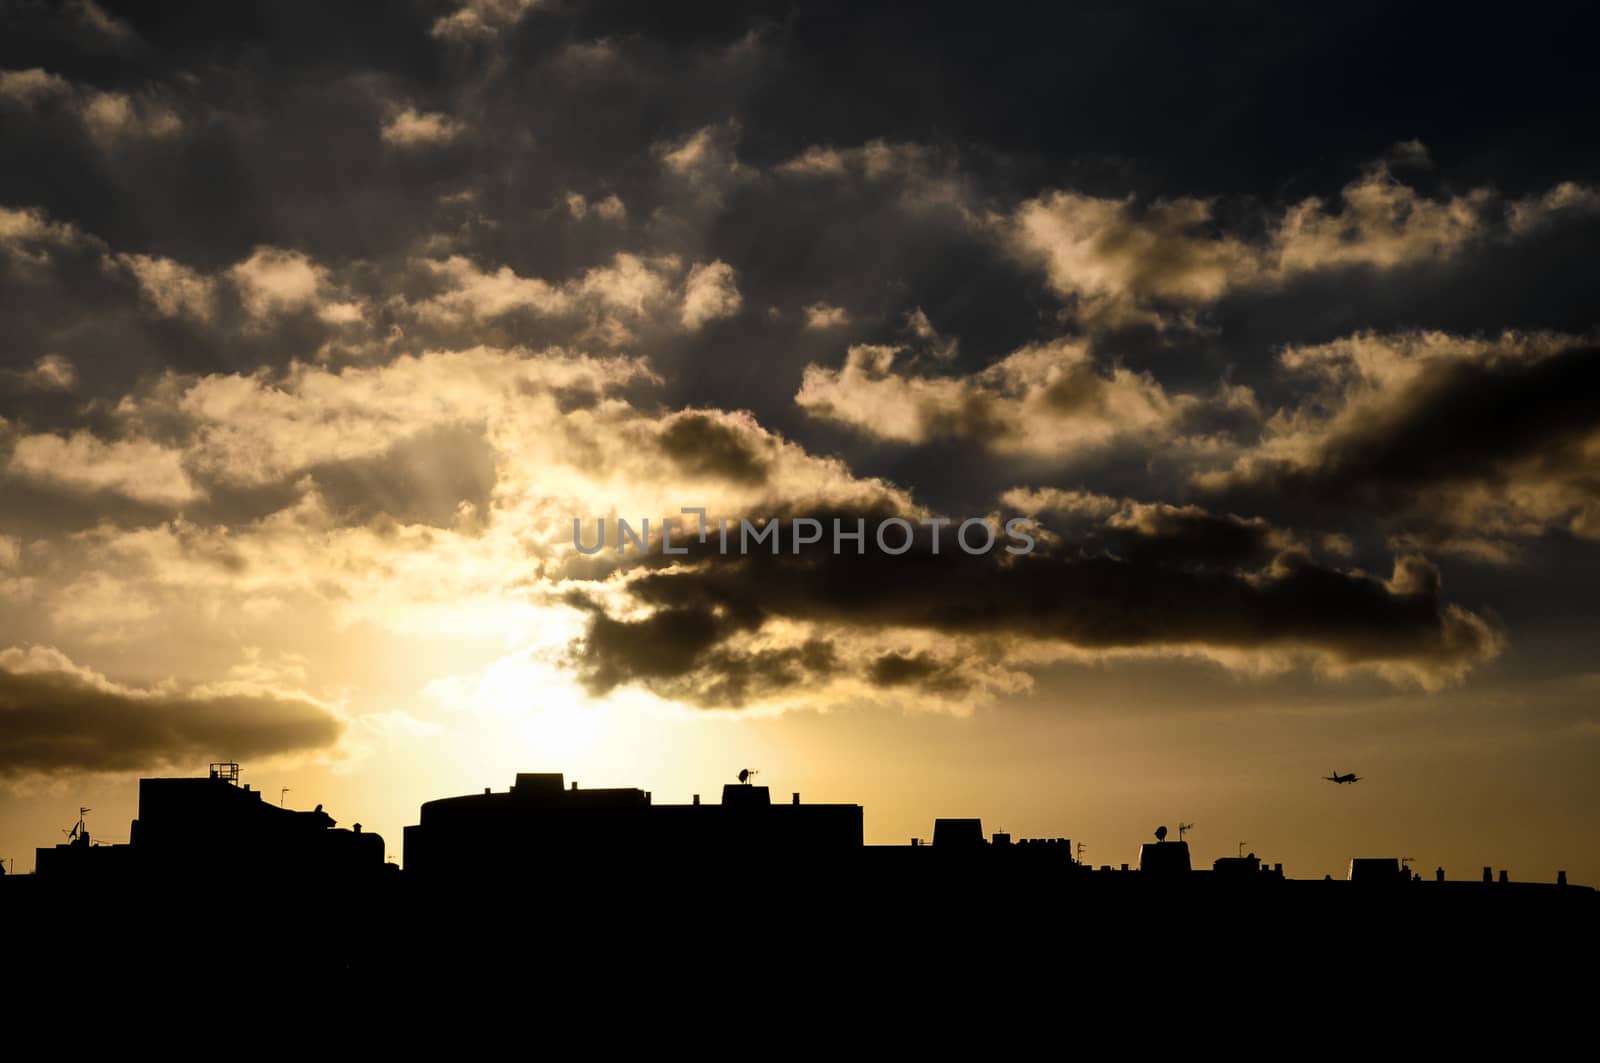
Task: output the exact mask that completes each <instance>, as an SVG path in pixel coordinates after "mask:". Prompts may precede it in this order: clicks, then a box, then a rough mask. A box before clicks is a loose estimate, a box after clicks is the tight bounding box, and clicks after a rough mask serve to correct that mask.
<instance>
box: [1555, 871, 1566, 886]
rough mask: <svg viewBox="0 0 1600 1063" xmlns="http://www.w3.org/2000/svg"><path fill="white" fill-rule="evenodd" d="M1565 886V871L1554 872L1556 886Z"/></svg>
mask: <svg viewBox="0 0 1600 1063" xmlns="http://www.w3.org/2000/svg"><path fill="white" fill-rule="evenodd" d="M1566 884H1567V873H1566V872H1565V871H1557V872H1556V885H1557V886H1565V885H1566Z"/></svg>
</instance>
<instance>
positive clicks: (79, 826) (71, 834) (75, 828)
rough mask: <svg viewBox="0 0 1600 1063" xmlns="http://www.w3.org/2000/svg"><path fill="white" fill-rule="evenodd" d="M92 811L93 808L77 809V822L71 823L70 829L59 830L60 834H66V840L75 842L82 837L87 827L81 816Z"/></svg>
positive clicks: (87, 831) (87, 830)
mask: <svg viewBox="0 0 1600 1063" xmlns="http://www.w3.org/2000/svg"><path fill="white" fill-rule="evenodd" d="M93 811H94V809H92V808H80V809H78V822H76V823H74V824H73V825H72V829H71V830H63V831H62V832H61V833H62V834H65V835H66V836H67V841H69V842H75V841H77V840H78V839H79V838H80V837H82V836H83V835H85V834H87V833H89V828H88V826H87V825H85V824H84V822H83V817H84V816H86V815H88V814H89V813H90V812H93Z"/></svg>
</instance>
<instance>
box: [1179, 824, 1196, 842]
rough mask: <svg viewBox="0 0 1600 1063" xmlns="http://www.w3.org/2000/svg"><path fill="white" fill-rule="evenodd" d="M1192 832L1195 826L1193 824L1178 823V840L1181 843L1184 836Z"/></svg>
mask: <svg viewBox="0 0 1600 1063" xmlns="http://www.w3.org/2000/svg"><path fill="white" fill-rule="evenodd" d="M1192 830H1194V824H1193V823H1184V822H1181V821H1180V822H1179V823H1178V840H1179V841H1180V842H1181V841H1183V836H1184V835H1185V834H1188V833H1189V832H1190V831H1192Z"/></svg>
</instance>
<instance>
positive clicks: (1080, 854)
mask: <svg viewBox="0 0 1600 1063" xmlns="http://www.w3.org/2000/svg"><path fill="white" fill-rule="evenodd" d="M1088 848H1089V847H1088V846H1087V845H1085V844H1083V843H1082V842H1079V843H1078V863H1080V864H1081V863H1083V853H1084V850H1086V849H1088Z"/></svg>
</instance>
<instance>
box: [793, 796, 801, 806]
mask: <svg viewBox="0 0 1600 1063" xmlns="http://www.w3.org/2000/svg"><path fill="white" fill-rule="evenodd" d="M794 803H795V804H797V805H798V804H799V803H800V795H799V794H795V795H794Z"/></svg>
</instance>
